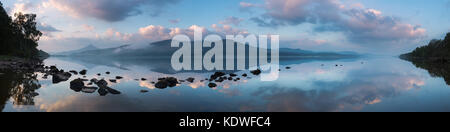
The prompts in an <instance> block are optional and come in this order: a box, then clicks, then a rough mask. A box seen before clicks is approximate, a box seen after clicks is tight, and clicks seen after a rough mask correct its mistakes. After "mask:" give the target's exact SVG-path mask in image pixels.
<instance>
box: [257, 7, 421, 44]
mask: <svg viewBox="0 0 450 132" xmlns="http://www.w3.org/2000/svg"><path fill="white" fill-rule="evenodd" d="M262 9H264V10H265V13H264V14H262V15H261V16H259V17H254V18H251V19H250V20H252V21H253V22H255V23H257V25H258V26H261V27H271V28H278V27H282V26H297V25H301V24H314V25H315V27H316V28H315V31H316V32H327V31H331V32H343V33H345V35H346V37H347V38H348V40H349V41H351V42H353V43H361V44H366V43H369V42H386V41H398V40H414V39H418V38H420V37H423V36H425V33H426V30H425V29H424V28H422V27H421V26H420V25H412V24H409V23H405V22H404V21H402V20H401V19H400V18H396V17H392V16H385V15H384V14H383V13H382V12H381V11H378V10H375V9H368V8H364V6H363V5H362V4H353V5H352V6H346V5H343V4H341V3H340V1H339V0H265V5H264V6H263V7H262Z"/></svg>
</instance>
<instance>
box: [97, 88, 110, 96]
mask: <svg viewBox="0 0 450 132" xmlns="http://www.w3.org/2000/svg"><path fill="white" fill-rule="evenodd" d="M97 92H98V94H100V96H106V95H107V94H108V91H106V89H105V88H99V89H98V91H97Z"/></svg>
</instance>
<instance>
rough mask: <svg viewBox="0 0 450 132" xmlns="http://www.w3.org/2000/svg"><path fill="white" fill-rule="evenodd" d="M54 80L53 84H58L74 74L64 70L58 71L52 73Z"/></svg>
mask: <svg viewBox="0 0 450 132" xmlns="http://www.w3.org/2000/svg"><path fill="white" fill-rule="evenodd" d="M52 76H53V78H52V81H53V84H57V83H60V82H64V81H67V80H69V79H70V77H72V74H70V73H68V72H63V73H56V74H53V75H52Z"/></svg>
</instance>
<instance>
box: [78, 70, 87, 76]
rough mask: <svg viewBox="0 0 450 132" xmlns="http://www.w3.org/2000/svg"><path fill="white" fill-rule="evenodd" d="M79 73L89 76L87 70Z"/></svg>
mask: <svg viewBox="0 0 450 132" xmlns="http://www.w3.org/2000/svg"><path fill="white" fill-rule="evenodd" d="M79 73H80V74H81V75H86V74H87V70H81V71H80V72H79Z"/></svg>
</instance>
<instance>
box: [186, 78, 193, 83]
mask: <svg viewBox="0 0 450 132" xmlns="http://www.w3.org/2000/svg"><path fill="white" fill-rule="evenodd" d="M186 81H188V82H190V83H193V82H194V81H195V78H192V77H190V78H188V79H186Z"/></svg>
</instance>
